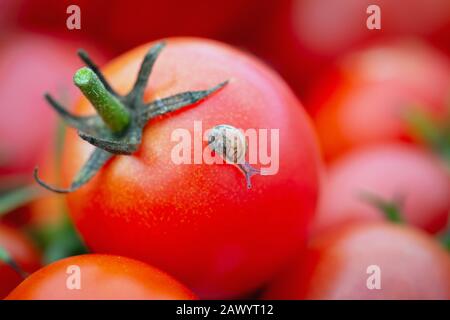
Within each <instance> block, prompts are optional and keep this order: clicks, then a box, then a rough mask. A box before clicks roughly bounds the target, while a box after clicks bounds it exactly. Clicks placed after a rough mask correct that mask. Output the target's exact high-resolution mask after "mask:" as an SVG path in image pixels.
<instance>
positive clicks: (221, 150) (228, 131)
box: [208, 124, 261, 189]
mask: <svg viewBox="0 0 450 320" xmlns="http://www.w3.org/2000/svg"><path fill="white" fill-rule="evenodd" d="M208 145H209V147H210V148H211V150H213V151H214V152H216V153H218V154H219V155H220V156H221V157H222V158H223V159H224V160H225V161H226V162H227V163H230V164H234V165H236V166H237V167H238V168H239V169H240V170H241V171H242V172H243V173H244V175H245V179H246V181H247V189H250V188H251V187H252V183H251V181H250V178H251V177H252V176H253V175H255V174H261V171H260V170H259V169H256V168H254V167H252V166H251V165H250V164H249V163H248V162H247V161H246V160H245V155H246V154H247V149H248V146H247V142H246V140H245V136H244V134H243V133H242V132H241V131H240V130H239V129H237V128H235V127H233V126H230V125H227V124H220V125H217V126H215V127H214V128H212V129H211V131H210V132H209V134H208Z"/></svg>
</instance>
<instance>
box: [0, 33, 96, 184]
mask: <svg viewBox="0 0 450 320" xmlns="http://www.w3.org/2000/svg"><path fill="white" fill-rule="evenodd" d="M76 49H77V43H73V42H67V41H63V40H56V39H52V38H50V37H45V36H41V35H36V34H12V35H10V36H9V37H8V38H7V39H6V40H5V41H4V42H2V43H1V44H0V70H2V72H1V73H0V83H1V86H0V104H1V106H2V107H1V108H0V141H1V142H0V177H1V178H5V176H6V175H24V176H26V178H28V179H31V178H32V171H33V168H34V167H35V166H36V164H37V163H38V161H39V158H40V157H41V156H42V155H44V154H45V153H46V152H47V151H48V148H49V146H51V144H52V143H53V139H52V133H53V131H54V123H55V119H56V117H55V115H54V113H53V112H52V110H50V109H49V108H48V106H47V104H46V102H45V100H44V98H43V94H44V92H46V91H50V92H58V93H59V94H60V96H62V97H64V98H63V99H64V100H66V101H71V99H70V98H72V97H73V96H74V89H73V85H71V83H70V82H71V81H70V80H71V75H72V74H73V72H74V71H75V70H76V69H77V68H78V67H80V66H81V62H79V61H78V58H77V57H76V55H75V53H76ZM94 56H97V54H95V55H94ZM99 59H100V61H101V60H102V58H101V57H100V58H99Z"/></svg>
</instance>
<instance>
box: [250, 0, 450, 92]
mask: <svg viewBox="0 0 450 320" xmlns="http://www.w3.org/2000/svg"><path fill="white" fill-rule="evenodd" d="M369 5H378V6H379V7H380V9H381V30H369V29H368V28H367V25H366V21H367V18H368V17H369V14H368V13H366V10H367V8H368V6H369ZM274 20H275V22H273V23H272V24H270V23H269V24H268V25H267V30H266V31H265V32H262V33H261V37H262V38H261V39H260V41H259V42H260V44H259V45H260V47H259V52H260V53H261V54H262V55H263V56H266V57H267V58H268V59H269V60H270V61H272V62H273V63H274V64H275V66H277V67H278V69H279V70H280V71H281V73H282V74H283V75H284V76H285V77H286V78H287V79H288V80H289V83H290V84H291V85H292V86H293V87H294V89H295V91H296V92H299V93H304V90H305V88H306V86H308V85H309V83H310V81H311V79H312V77H313V76H314V75H315V74H317V73H320V72H321V71H324V70H326V68H327V65H328V63H329V62H331V61H333V60H334V59H336V57H339V56H341V55H342V54H344V53H347V52H349V51H351V50H354V49H355V48H358V47H361V46H363V45H366V44H367V43H369V42H372V41H376V40H380V39H387V38H395V37H405V36H421V37H426V38H432V39H433V40H435V41H437V42H439V41H440V42H442V43H439V44H440V45H441V46H443V47H448V46H449V44H448V30H449V26H450V2H449V1H447V0H411V1H408V3H407V4H405V3H404V2H403V1H392V0H291V1H289V3H288V4H286V5H285V7H284V10H280V13H279V14H278V15H277V16H276V17H275V19H274Z"/></svg>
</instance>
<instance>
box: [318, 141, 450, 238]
mask: <svg viewBox="0 0 450 320" xmlns="http://www.w3.org/2000/svg"><path fill="white" fill-rule="evenodd" d="M363 193H366V194H367V193H368V194H370V195H372V196H376V197H377V198H379V199H381V200H383V201H385V202H390V203H393V202H396V201H400V203H397V205H398V208H399V210H400V212H401V214H402V216H403V218H404V219H405V220H406V223H408V224H412V225H414V226H416V227H419V228H421V229H424V230H426V231H428V232H437V231H439V230H442V229H443V228H444V227H445V226H446V224H447V221H448V215H449V212H450V177H449V173H448V171H446V169H445V168H444V166H443V165H442V164H441V163H440V162H439V160H437V159H435V158H434V157H432V156H431V155H429V154H427V153H426V152H424V151H422V150H420V149H418V148H415V147H413V146H409V145H402V144H392V145H382V146H373V147H367V148H364V149H361V150H356V151H354V152H352V153H350V154H348V155H346V156H344V157H343V158H341V159H340V160H338V161H336V162H335V163H333V164H332V165H331V166H330V167H329V168H328V175H327V180H326V182H325V183H324V189H323V192H322V195H321V200H320V206H319V209H318V214H317V216H316V219H315V221H314V228H313V231H314V232H315V233H317V232H320V231H323V230H324V229H327V228H330V227H336V226H338V225H340V224H343V223H347V222H349V221H355V220H378V219H386V218H385V217H384V216H383V213H382V212H381V211H380V209H378V208H376V206H375V205H374V204H371V203H369V201H367V200H364V198H363Z"/></svg>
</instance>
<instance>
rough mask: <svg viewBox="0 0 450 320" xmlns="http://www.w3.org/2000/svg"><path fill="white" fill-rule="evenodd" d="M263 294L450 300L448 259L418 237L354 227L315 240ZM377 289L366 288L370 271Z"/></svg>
mask: <svg viewBox="0 0 450 320" xmlns="http://www.w3.org/2000/svg"><path fill="white" fill-rule="evenodd" d="M299 262H300V263H298V264H296V265H293V266H292V267H291V269H289V270H288V271H287V272H286V273H285V274H284V275H282V276H281V277H280V278H279V279H278V280H275V281H274V282H273V284H272V286H271V287H269V289H268V291H267V292H266V294H265V296H264V297H265V298H266V299H327V300H328V299H449V298H450V256H449V255H448V253H447V252H446V251H445V250H444V249H443V248H441V247H440V245H439V244H438V243H437V242H436V241H434V240H433V239H431V238H430V237H428V236H427V235H425V234H424V233H423V232H422V231H420V230H418V229H414V228H409V227H406V226H400V225H394V224H389V223H379V222H378V223H354V224H349V225H347V226H344V227H342V228H338V229H336V230H333V231H332V232H329V233H325V234H321V235H318V236H317V237H316V238H314V239H313V240H312V241H311V243H310V245H309V246H308V249H307V250H306V251H305V253H304V255H303V256H302V259H301V261H299ZM372 265H376V266H378V267H379V268H380V270H381V289H380V290H376V289H373V290H369V289H368V288H367V286H366V283H367V279H368V278H369V277H370V276H371V273H369V274H368V273H367V268H368V267H369V266H372Z"/></svg>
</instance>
